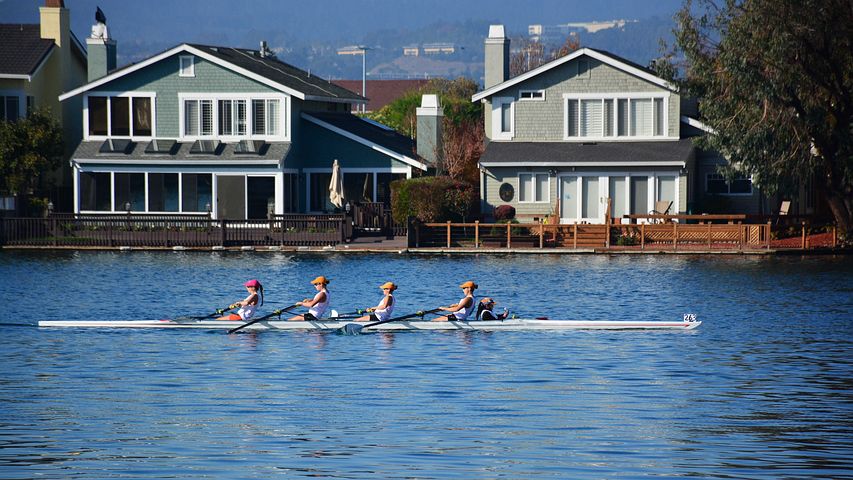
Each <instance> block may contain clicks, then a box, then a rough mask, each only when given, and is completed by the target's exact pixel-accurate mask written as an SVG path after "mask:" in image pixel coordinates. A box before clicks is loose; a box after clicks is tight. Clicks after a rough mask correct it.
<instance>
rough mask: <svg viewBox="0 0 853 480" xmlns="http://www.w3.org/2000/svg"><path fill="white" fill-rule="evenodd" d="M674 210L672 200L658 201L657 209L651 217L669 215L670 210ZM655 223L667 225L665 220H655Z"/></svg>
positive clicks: (650, 213) (656, 203) (651, 213)
mask: <svg viewBox="0 0 853 480" xmlns="http://www.w3.org/2000/svg"><path fill="white" fill-rule="evenodd" d="M670 208H672V201H671V200H658V201H656V202H655V208H654V210H652V211H651V212H649V215H669V209H670ZM655 223H665V220H657V219H655Z"/></svg>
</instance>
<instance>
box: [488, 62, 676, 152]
mask: <svg viewBox="0 0 853 480" xmlns="http://www.w3.org/2000/svg"><path fill="white" fill-rule="evenodd" d="M582 58H583V59H585V60H587V61H588V62H589V72H588V73H587V74H586V75H584V76H582V77H579V76H578V75H577V62H578V59H575V60H573V61H571V62H568V63H566V64H563V65H560V66H558V67H555V68H553V69H551V70H549V71H547V72H544V73H542V74H540V75H538V76H536V77H533V78H530V79H528V80H526V81H524V82H521V83H520V84H518V85H514V86H512V87H510V88H508V89H506V90H503V91H501V92H498V93H496V94H495V96H497V97H514V98H515V132H514V136H513V139H512V141H515V142H556V141H563V129H564V124H565V120H564V117H565V108H564V100H563V94H566V93H568V94H585V93H626V92H652V93H661V92H666V93H668V95H669V100H668V102H669V109H668V112H667V118H668V129H667V131H668V135H669V136H673V137H677V136H678V132H679V117H680V108H681V99H680V97H679V95H678V94H676V93H673V92H670V91H669V90H667V89H665V88H662V87H660V86H658V85H655V84H653V83H650V82H648V81H646V80H643V79H641V78H638V77H635V76H633V75H630V74H628V73H625V72H623V71H621V70H618V69H616V68H614V67H612V66H610V65H607V64H605V63H602V62H599V61H597V60H594V59H592V58H589V57H582ZM519 90H544V91H545V100H544V101H533V100H525V101H519V99H518V95H519V93H518V92H519ZM490 112H491V103H490V102H487V103H486V133H487V136H488V137H489V138H491V133H492V127H491V115H490Z"/></svg>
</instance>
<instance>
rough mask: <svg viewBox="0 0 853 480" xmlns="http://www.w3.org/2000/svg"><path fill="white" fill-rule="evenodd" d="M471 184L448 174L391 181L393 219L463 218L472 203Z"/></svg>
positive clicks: (428, 220)
mask: <svg viewBox="0 0 853 480" xmlns="http://www.w3.org/2000/svg"><path fill="white" fill-rule="evenodd" d="M474 193H475V192H474V187H473V186H472V185H471V184H469V183H467V182H462V181H458V180H453V179H451V178H450V177H421V178H412V179H408V180H395V181H394V182H391V212H392V215H393V216H394V220H395V221H396V222H398V223H405V222H406V219H407V218H409V217H415V218H416V219H418V220H419V221H421V222H443V221H447V220H463V221H464V220H465V217H466V216H467V215H468V213H469V212H470V211H471V208H472V207H473V204H474V199H475V194H474Z"/></svg>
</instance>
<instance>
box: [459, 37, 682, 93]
mask: <svg viewBox="0 0 853 480" xmlns="http://www.w3.org/2000/svg"><path fill="white" fill-rule="evenodd" d="M582 55H586V56H589V57H591V58H594V59H596V60H598V61H600V62H601V63H605V64H607V65H610V66H611V67H614V68H617V69H619V70H622V71H624V72H626V73H629V74H631V75H634V76H636V77H639V78H642V79H643V80H646V81H648V82H650V83H653V84H655V85H658V86H661V87H663V88H666V89H668V90H671V91H673V92H675V91H677V88H676V86H675V85H673V84H671V83H669V82H667V81H666V80H664V79H662V78H660V77H658V76H656V75H652V74H650V73H649V72H646V71H645V70H642V69H639V68H637V67H634V66H633V65H629V64H627V63H625V62H622V61H619V60H616V59H615V58H613V57H611V56H609V55H605V54H603V53H600V52H597V51H595V50H593V49H591V48H581V49H579V50H575V51H574V52H572V53H570V54H568V55H566V56H565V57H562V58H558V59H556V60H554V61H551V62H549V63H546V64H545V65H542V66H540V67H538V68H534V69H533V70H530V71H529V72H526V73H523V74H521V75H519V76H517V77H514V78H511V79H509V80H507V81H505V82H503V83H499V84H497V85H495V86H493V87H491V88H487V89H485V90H483V91H482V92H479V93H477V94H474V96H472V97H471V101H472V102H476V101H478V100H483V99H485V98H488V97H490V96H492V95H494V94H496V93H498V92H500V91H502V90H504V89H507V88H509V87H511V86H513V85H517V84H519V83H521V82H523V81H525V80H527V79H530V78H533V77H535V76H537V75H539V74H540V73H543V72H547V71H548V70H551V69H552V68H556V67H559V66H560V65H562V64H564V63H567V62H571V61H572V60H574V59H576V58H578V57H580V56H582Z"/></svg>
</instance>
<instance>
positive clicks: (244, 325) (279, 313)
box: [228, 303, 301, 333]
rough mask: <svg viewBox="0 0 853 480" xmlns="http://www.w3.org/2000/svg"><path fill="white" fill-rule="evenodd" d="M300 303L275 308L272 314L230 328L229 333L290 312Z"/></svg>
mask: <svg viewBox="0 0 853 480" xmlns="http://www.w3.org/2000/svg"><path fill="white" fill-rule="evenodd" d="M299 305H301V303H295V304H293V305H291V306H289V307H284V308H282V309H279V310H273V312H272V313H270V314H268V315H264V316H262V317H258V318H256V319H254V320H251V321H248V322H246V323H244V324H243V325H240V326H239V327H237V328H232V329H231V330H228V333H234V332H236V331H238V330H242V329H244V328H246V327H248V326H249V325H251V324H253V323H258V322H260V321H262V320H266V319H268V318H271V317H275V316H281V314H282V313H285V312H289V311H290V310H293V309H294V308H296V307H298V306H299Z"/></svg>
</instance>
